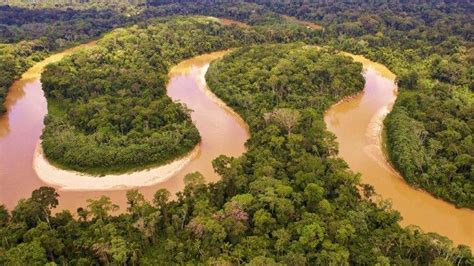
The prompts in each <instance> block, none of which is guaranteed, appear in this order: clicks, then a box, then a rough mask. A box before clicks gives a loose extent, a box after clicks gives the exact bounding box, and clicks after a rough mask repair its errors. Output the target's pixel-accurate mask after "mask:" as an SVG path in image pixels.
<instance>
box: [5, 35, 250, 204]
mask: <svg viewBox="0 0 474 266" xmlns="http://www.w3.org/2000/svg"><path fill="white" fill-rule="evenodd" d="M92 45H93V43H91V44H89V45H83V46H80V47H76V48H74V49H70V50H67V51H65V52H63V53H60V54H57V55H54V56H51V57H49V58H47V59H46V60H44V61H42V62H41V63H38V64H37V65H35V66H34V67H33V68H31V69H29V70H28V71H27V72H25V73H24V75H23V76H22V78H21V79H20V80H18V81H17V82H15V84H14V85H13V86H12V88H11V89H10V92H9V93H8V97H7V103H6V106H7V110H8V112H7V113H6V114H5V115H4V116H3V117H1V118H0V204H5V205H6V206H7V207H8V208H9V209H12V208H14V206H15V205H16V203H17V202H18V201H19V200H20V199H21V198H26V197H29V196H30V194H31V192H32V191H33V190H34V189H37V188H38V187H40V186H44V185H47V184H45V183H43V182H42V181H41V180H40V179H39V178H38V176H37V175H36V173H35V170H34V169H33V156H34V153H35V146H36V145H37V143H38V141H39V137H40V135H41V131H42V129H43V127H44V124H43V119H44V116H45V115H46V114H47V103H46V99H45V97H44V93H43V91H42V89H41V82H40V75H41V72H42V70H43V68H44V66H45V65H46V64H48V63H52V62H55V61H58V60H60V59H61V58H62V57H64V56H65V55H68V54H71V53H73V52H74V51H76V50H79V49H83V48H85V47H86V46H92ZM224 54H225V52H217V53H211V54H207V55H203V56H198V57H195V58H192V59H190V60H185V61H183V62H182V63H180V64H179V65H177V66H175V67H174V68H173V69H172V70H171V72H170V82H169V84H168V86H167V93H168V96H170V97H171V98H172V99H173V100H175V101H180V102H182V103H184V104H186V105H187V107H188V108H190V109H191V110H193V112H192V113H191V118H192V120H193V122H194V124H195V125H196V127H197V128H198V130H199V132H200V134H201V137H202V141H201V143H200V144H199V145H200V147H199V153H198V154H197V156H196V157H195V158H194V159H193V160H192V161H191V162H190V163H188V164H187V165H186V166H185V167H184V168H183V169H182V170H181V171H179V172H178V173H177V174H175V175H173V176H172V177H170V178H168V179H167V180H165V181H163V182H161V183H159V184H157V185H153V186H148V187H141V188H139V190H140V192H141V193H143V194H144V195H145V196H146V197H147V198H149V199H150V198H152V196H153V194H154V192H155V191H157V190H158V189H160V188H166V189H168V190H169V191H170V192H171V193H172V194H173V195H174V194H175V193H176V192H178V191H179V190H181V189H182V188H183V187H184V182H183V178H184V176H185V175H186V174H188V173H192V172H195V171H199V172H201V173H202V174H203V175H204V176H205V177H206V180H207V181H208V182H215V181H217V180H218V179H219V176H218V175H217V174H216V173H214V171H213V168H212V160H213V159H214V158H216V157H218V156H219V155H221V154H225V155H227V156H233V157H237V156H239V155H241V154H242V153H243V152H244V151H245V146H244V144H245V141H246V140H247V139H248V138H249V136H250V135H249V132H248V128H247V125H246V124H245V123H244V122H243V120H242V119H241V118H240V117H239V116H238V115H236V114H235V113H234V112H233V111H232V110H230V109H229V108H227V107H226V106H225V105H224V104H223V103H222V102H221V101H220V100H219V99H217V97H215V96H214V97H213V94H212V93H210V92H209V91H208V90H207V87H206V83H205V79H204V75H205V73H206V71H207V68H208V67H209V63H210V62H211V61H213V60H215V59H217V58H220V57H222V56H223V55H224ZM125 192H126V191H125V190H117V191H74V190H67V191H65V190H59V194H60V198H59V201H60V204H59V206H58V210H60V209H69V210H71V211H73V212H75V210H76V209H77V208H78V207H82V206H85V205H86V200H87V199H89V198H98V197H100V196H101V195H106V196H109V197H111V199H112V201H113V202H115V203H116V204H118V205H119V206H120V209H121V210H122V211H123V210H125V209H126V199H125Z"/></svg>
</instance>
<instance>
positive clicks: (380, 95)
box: [325, 56, 474, 248]
mask: <svg viewBox="0 0 474 266" xmlns="http://www.w3.org/2000/svg"><path fill="white" fill-rule="evenodd" d="M355 59H356V60H357V61H360V62H362V63H363V64H364V65H365V67H366V71H365V73H364V76H365V79H366V84H365V88H364V91H363V93H361V94H360V95H358V96H356V97H354V98H351V99H348V100H347V101H344V102H341V103H340V104H337V105H334V106H333V107H331V108H330V110H329V111H328V112H327V113H326V115H325V121H326V124H327V126H328V129H329V130H330V131H331V132H333V133H334V134H335V135H336V136H337V142H338V143H339V155H340V156H341V157H342V158H343V159H344V160H345V161H346V162H347V163H348V164H349V167H350V168H351V169H352V170H353V171H354V172H359V173H361V174H362V182H364V183H368V184H370V185H372V186H374V188H375V191H376V192H377V193H378V194H380V195H381V196H382V197H383V198H385V199H389V200H390V201H391V202H392V204H393V208H394V209H396V210H398V211H399V212H400V213H401V215H402V216H403V221H402V225H410V224H414V225H417V226H419V227H421V228H422V229H423V230H424V231H425V232H437V233H439V234H441V235H445V236H447V237H449V238H450V239H452V240H453V242H454V243H456V244H466V245H469V246H471V248H473V247H474V211H471V210H468V209H456V208H455V207H454V206H453V205H451V204H448V203H446V202H444V201H442V200H438V199H435V198H434V197H432V196H431V195H429V194H428V193H426V192H424V191H421V190H417V189H414V188H412V187H410V186H409V185H408V184H407V183H406V182H405V181H404V180H403V178H402V177H401V176H400V175H399V174H398V173H397V172H396V171H395V170H394V169H393V168H392V166H391V165H390V164H389V163H388V162H387V160H386V158H385V155H384V153H383V152H382V149H381V147H382V145H381V144H382V143H381V142H382V141H381V131H382V128H383V119H384V118H385V116H386V114H387V113H388V112H389V110H391V108H392V105H393V103H394V101H395V99H396V85H395V84H394V79H395V76H394V75H393V73H391V72H390V71H389V70H388V69H386V68H385V67H383V66H382V65H380V64H375V63H372V62H370V61H369V60H366V59H364V58H362V57H359V56H356V57H355Z"/></svg>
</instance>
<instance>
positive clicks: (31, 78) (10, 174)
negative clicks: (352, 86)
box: [0, 43, 474, 248]
mask: <svg viewBox="0 0 474 266" xmlns="http://www.w3.org/2000/svg"><path fill="white" fill-rule="evenodd" d="M91 45H93V44H92V43H91V44H88V45H83V46H79V47H76V48H73V49H70V50H67V51H65V52H63V53H60V54H57V55H54V56H51V57H49V58H47V59H46V60H44V61H43V62H41V63H38V64H37V65H35V66H34V67H33V68H31V69H30V70H28V71H27V72H26V73H25V74H24V75H23V76H22V78H21V79H20V80H19V81H17V82H15V84H14V85H13V86H12V88H11V90H10V92H9V93H8V96H7V103H6V106H7V110H8V113H7V114H5V115H4V116H3V117H1V118H0V203H1V204H5V205H6V206H7V207H8V208H10V209H12V208H13V207H14V206H15V205H16V203H17V202H18V200H20V199H21V198H25V197H29V195H30V193H31V191H33V190H34V189H36V188H38V187H40V186H42V185H46V184H44V183H43V182H42V181H41V180H40V179H39V178H38V177H37V175H36V173H35V171H34V169H33V156H34V153H35V147H36V145H37V143H38V141H39V137H40V135H41V131H42V129H43V127H44V125H43V119H44V116H45V115H46V113H47V103H46V99H45V97H44V94H43V91H42V90H41V82H40V80H39V79H40V75H41V71H42V69H43V67H44V66H45V65H46V64H48V63H51V62H55V61H58V60H60V59H61V58H62V57H63V56H65V55H68V54H71V53H72V52H74V51H76V50H78V49H83V48H85V47H87V46H91ZM224 53H225V52H218V53H211V54H207V55H203V56H198V57H195V58H192V59H190V60H186V61H183V62H182V63H180V64H179V65H178V66H176V67H174V68H173V69H172V70H171V72H170V82H169V84H168V87H167V91H168V95H169V96H170V97H171V98H172V99H173V100H176V101H180V102H182V103H184V104H186V105H187V106H188V108H190V109H191V110H193V112H192V113H191V117H192V120H193V122H194V123H195V125H196V127H197V128H198V130H199V132H200V134H201V136H202V142H201V143H200V144H199V145H200V149H199V154H198V155H197V156H196V157H195V158H194V159H193V160H192V161H191V162H190V163H189V164H187V165H186V166H185V167H184V168H183V169H182V170H181V171H179V172H178V173H177V174H175V175H174V176H172V177H170V178H168V179H167V180H164V181H163V182H161V183H159V184H157V185H153V186H148V187H141V188H139V190H140V192H141V193H143V194H144V195H145V196H146V197H147V198H151V197H152V195H153V194H154V192H155V191H156V190H158V189H160V188H166V189H168V190H169V191H170V192H171V193H172V194H174V193H176V192H177V191H179V190H181V189H182V188H183V186H184V184H183V177H184V176H185V175H186V174H188V173H191V172H195V171H199V172H201V173H202V174H203V175H204V176H205V177H206V180H207V181H209V182H213V181H217V180H218V179H219V176H218V175H217V174H215V173H214V171H213V169H212V160H213V159H214V158H216V157H217V156H219V155H221V154H225V155H228V156H234V157H236V156H239V155H240V154H242V153H243V152H244V151H245V146H244V143H245V141H246V140H247V139H248V138H249V132H248V128H247V126H246V124H245V123H244V122H243V120H242V119H241V118H240V117H239V116H238V115H236V114H235V113H234V112H233V111H232V110H230V109H229V108H228V107H227V106H225V104H224V103H223V102H222V101H220V100H219V99H217V98H216V97H215V96H214V95H213V94H212V93H210V92H209V90H207V87H206V83H205V79H204V75H205V73H206V71H207V68H208V67H209V63H210V62H211V61H212V60H215V59H218V58H220V57H222V56H223V55H224ZM354 58H355V59H356V60H358V61H361V62H362V63H364V66H365V68H366V71H365V73H364V76H365V79H366V86H365V88H364V91H363V93H361V94H360V95H358V96H356V97H353V98H351V99H349V100H348V101H345V102H342V103H340V104H337V105H335V106H333V107H332V108H331V109H330V110H328V112H327V113H326V116H325V121H326V123H327V125H328V129H329V130H330V131H332V132H333V133H335V134H336V136H337V141H338V142H339V150H340V156H341V157H342V158H343V159H344V160H346V161H347V163H348V164H349V166H350V168H351V169H352V170H353V171H355V172H359V173H361V174H362V181H363V182H364V183H368V184H371V185H373V186H374V188H375V191H376V192H377V193H378V194H380V195H382V197H383V198H385V199H390V200H391V201H392V203H393V207H394V208H395V209H397V210H398V211H400V213H401V215H402V216H403V218H404V219H403V221H402V225H409V224H416V225H418V226H420V227H421V228H422V229H423V230H424V231H426V232H437V233H440V234H442V235H445V236H447V237H449V238H450V239H452V240H453V241H454V243H457V244H459V243H462V244H467V245H469V246H471V248H472V247H474V226H473V224H474V223H473V222H474V212H473V211H471V210H467V209H456V208H455V207H454V206H453V205H451V204H448V203H446V202H444V201H442V200H438V199H435V198H433V197H432V196H430V195H429V194H428V193H426V192H423V191H420V190H416V189H414V188H412V187H410V186H409V185H407V184H406V183H405V182H404V181H403V179H402V178H401V177H400V176H399V175H398V174H397V172H396V171H394V170H393V168H392V167H391V166H390V164H389V163H388V162H387V161H386V159H385V156H384V154H383V152H382V149H381V148H380V147H381V140H380V131H381V129H382V127H381V125H382V121H383V118H384V116H385V114H386V113H387V112H388V110H389V109H390V108H391V106H392V105H393V102H394V101H395V98H396V86H395V84H394V78H395V76H394V75H393V74H392V73H391V72H390V71H388V69H386V68H385V67H383V66H382V65H379V64H375V63H372V62H370V61H368V60H365V59H364V58H362V57H357V56H355V57H354ZM59 194H60V205H59V209H69V210H71V211H73V212H74V211H75V209H76V208H78V207H81V206H85V204H86V200H87V199H89V198H98V197H100V196H101V195H107V196H109V197H111V199H112V201H113V202H115V203H117V204H118V205H119V206H120V208H121V210H122V211H123V210H125V208H126V207H125V206H126V200H125V190H117V191H73V190H67V191H63V190H60V191H59Z"/></svg>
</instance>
